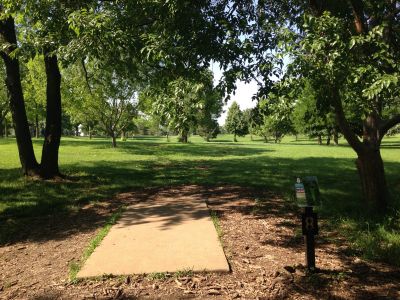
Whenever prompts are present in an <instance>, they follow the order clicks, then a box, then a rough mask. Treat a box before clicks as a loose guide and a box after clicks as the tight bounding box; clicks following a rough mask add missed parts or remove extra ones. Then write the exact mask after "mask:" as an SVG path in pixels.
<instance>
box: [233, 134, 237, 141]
mask: <svg viewBox="0 0 400 300" xmlns="http://www.w3.org/2000/svg"><path fill="white" fill-rule="evenodd" d="M233 141H234V142H235V143H236V142H237V139H236V133H234V134H233Z"/></svg>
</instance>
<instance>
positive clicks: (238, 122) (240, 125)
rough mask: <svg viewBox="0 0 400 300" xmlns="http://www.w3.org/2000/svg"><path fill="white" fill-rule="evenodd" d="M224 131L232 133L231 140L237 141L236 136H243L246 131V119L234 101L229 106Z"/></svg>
mask: <svg viewBox="0 0 400 300" xmlns="http://www.w3.org/2000/svg"><path fill="white" fill-rule="evenodd" d="M225 128H226V131H227V132H229V133H232V134H233V141H234V142H237V139H236V136H245V135H246V134H247V133H248V128H247V124H246V120H245V118H244V116H243V112H242V111H241V110H240V107H239V105H238V104H237V102H236V101H233V103H232V105H231V106H230V107H229V110H228V114H227V116H226V120H225Z"/></svg>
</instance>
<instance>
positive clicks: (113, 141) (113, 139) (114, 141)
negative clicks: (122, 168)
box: [110, 131, 117, 148]
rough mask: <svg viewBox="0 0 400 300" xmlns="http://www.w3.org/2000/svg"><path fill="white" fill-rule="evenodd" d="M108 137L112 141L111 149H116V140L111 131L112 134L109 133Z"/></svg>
mask: <svg viewBox="0 0 400 300" xmlns="http://www.w3.org/2000/svg"><path fill="white" fill-rule="evenodd" d="M110 135H111V139H112V147H113V148H117V139H116V137H115V133H114V131H112V132H111V133H110Z"/></svg>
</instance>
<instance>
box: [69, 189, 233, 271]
mask: <svg viewBox="0 0 400 300" xmlns="http://www.w3.org/2000/svg"><path fill="white" fill-rule="evenodd" d="M183 270H191V271H193V272H196V271H217V272H228V271H229V266H228V263H227V261H226V257H225V254H224V252H223V250H222V247H221V244H220V242H219V240H218V235H217V232H216V230H215V227H214V224H213V222H212V220H211V218H210V213H209V210H208V208H207V205H206V203H205V201H204V200H203V199H200V198H198V197H190V196H182V195H179V197H177V198H176V197H173V196H171V194H168V195H163V194H162V193H159V194H158V195H157V197H156V198H155V199H151V200H149V201H146V202H140V203H137V204H134V205H132V206H129V207H128V208H127V209H126V210H125V211H124V213H123V214H122V216H121V218H120V219H119V221H118V222H117V224H115V225H114V226H113V227H112V228H111V230H110V232H109V233H108V235H107V236H106V237H105V238H104V239H103V241H102V242H101V244H100V245H99V246H98V247H97V248H96V249H95V251H94V252H93V254H92V255H91V256H90V257H89V258H88V260H87V261H86V262H85V264H84V266H83V268H82V269H81V270H80V272H79V273H78V276H77V277H78V278H84V277H94V276H101V275H104V274H113V275H129V274H143V273H145V274H150V273H156V272H177V271H183Z"/></svg>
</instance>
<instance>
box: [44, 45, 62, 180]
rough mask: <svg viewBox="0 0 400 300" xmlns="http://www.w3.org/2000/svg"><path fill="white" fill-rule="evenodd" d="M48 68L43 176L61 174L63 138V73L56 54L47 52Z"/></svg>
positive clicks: (46, 64)
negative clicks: (60, 161)
mask: <svg viewBox="0 0 400 300" xmlns="http://www.w3.org/2000/svg"><path fill="white" fill-rule="evenodd" d="M44 63H45V68H46V80H47V86H46V128H45V134H44V143H43V149H42V161H41V164H40V173H41V176H42V177H43V178H54V177H56V176H60V171H59V168H58V149H59V147H60V140H61V74H60V70H59V68H58V60H57V56H56V55H55V54H50V53H45V56H44Z"/></svg>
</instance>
